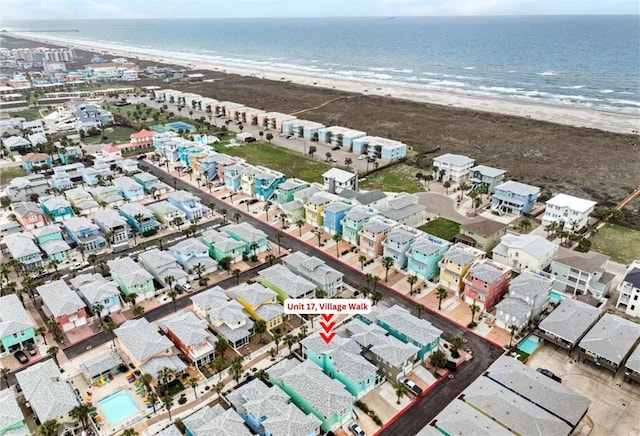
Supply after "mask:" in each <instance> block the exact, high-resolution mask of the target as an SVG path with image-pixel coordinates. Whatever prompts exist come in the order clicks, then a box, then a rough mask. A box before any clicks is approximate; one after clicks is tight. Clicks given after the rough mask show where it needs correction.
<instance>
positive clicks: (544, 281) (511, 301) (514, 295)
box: [496, 271, 553, 330]
mask: <svg viewBox="0 0 640 436" xmlns="http://www.w3.org/2000/svg"><path fill="white" fill-rule="evenodd" d="M552 283H553V279H550V278H547V277H544V276H541V275H539V274H534V273H531V272H528V271H527V272H523V273H522V274H520V275H519V276H518V277H516V278H515V279H513V280H512V281H511V283H509V293H508V294H507V296H506V297H504V298H503V299H502V301H500V302H499V303H498V304H496V326H498V327H500V328H503V329H510V328H511V326H515V327H516V329H517V330H522V329H523V328H524V327H525V326H526V325H527V324H528V323H529V322H530V321H533V320H534V319H535V318H536V317H538V316H540V314H541V313H542V311H543V310H544V309H545V308H546V307H547V304H548V303H549V294H550V292H551V286H552Z"/></svg>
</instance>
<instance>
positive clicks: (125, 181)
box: [112, 176, 143, 191]
mask: <svg viewBox="0 0 640 436" xmlns="http://www.w3.org/2000/svg"><path fill="white" fill-rule="evenodd" d="M112 183H113V186H115V187H117V188H119V189H122V190H124V191H140V190H142V189H143V188H142V185H141V184H140V183H138V182H136V181H135V180H133V179H132V178H131V177H126V176H124V177H118V178H116V179H113V182H112Z"/></svg>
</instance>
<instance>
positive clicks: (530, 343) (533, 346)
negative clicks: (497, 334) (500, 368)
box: [518, 335, 540, 356]
mask: <svg viewBox="0 0 640 436" xmlns="http://www.w3.org/2000/svg"><path fill="white" fill-rule="evenodd" d="M539 346H540V338H539V337H538V336H536V335H529V336H527V337H526V339H525V340H524V341H522V342H520V343H519V344H518V350H520V351H524V352H525V353H527V354H528V355H529V356H531V355H532V354H533V353H534V352H535V351H536V350H537V349H538V347H539Z"/></svg>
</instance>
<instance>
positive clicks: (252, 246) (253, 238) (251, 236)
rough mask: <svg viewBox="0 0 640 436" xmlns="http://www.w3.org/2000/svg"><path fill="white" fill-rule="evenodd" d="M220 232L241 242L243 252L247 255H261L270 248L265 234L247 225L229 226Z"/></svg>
mask: <svg viewBox="0 0 640 436" xmlns="http://www.w3.org/2000/svg"><path fill="white" fill-rule="evenodd" d="M222 231H223V232H224V233H226V234H227V235H229V236H231V237H232V238H233V239H235V240H236V241H240V242H243V243H244V252H245V253H246V254H248V255H252V254H258V253H262V252H263V251H266V250H268V249H269V248H270V247H269V241H268V240H267V234H266V233H265V232H263V231H262V230H260V229H256V228H255V227H253V226H252V225H251V224H249V223H240V224H231V225H229V226H226V227H224V228H223V229H222Z"/></svg>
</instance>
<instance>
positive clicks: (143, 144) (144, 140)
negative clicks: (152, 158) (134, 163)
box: [125, 129, 156, 149]
mask: <svg viewBox="0 0 640 436" xmlns="http://www.w3.org/2000/svg"><path fill="white" fill-rule="evenodd" d="M155 134H156V132H154V131H152V130H146V129H142V130H140V131H139V132H136V133H132V134H131V135H130V136H129V145H127V146H125V147H126V148H127V149H135V148H148V147H151V146H152V145H153V136H154V135H155Z"/></svg>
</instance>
